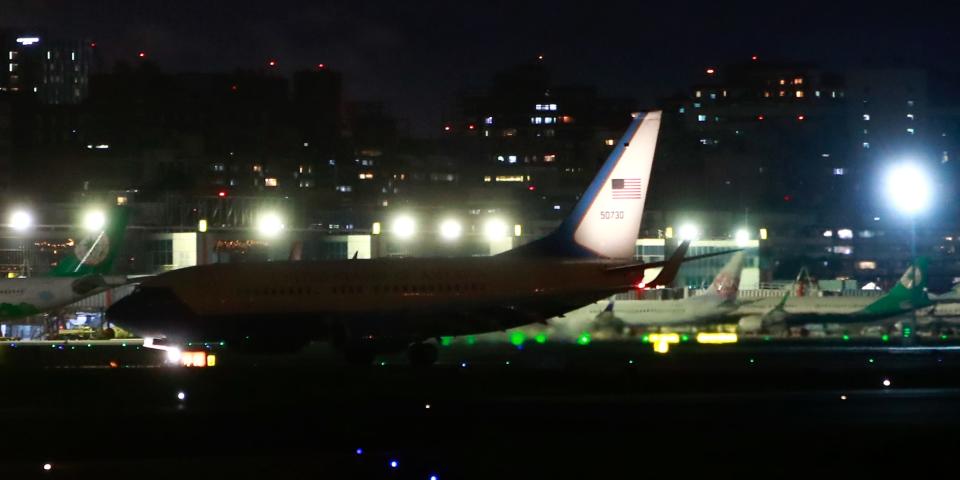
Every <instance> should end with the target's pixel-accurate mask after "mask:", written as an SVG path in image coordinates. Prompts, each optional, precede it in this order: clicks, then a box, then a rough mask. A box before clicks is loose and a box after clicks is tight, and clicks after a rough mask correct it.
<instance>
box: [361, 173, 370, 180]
mask: <svg viewBox="0 0 960 480" xmlns="http://www.w3.org/2000/svg"><path fill="white" fill-rule="evenodd" d="M358 177H359V178H360V180H373V173H370V172H361V173H360V174H359V175H358Z"/></svg>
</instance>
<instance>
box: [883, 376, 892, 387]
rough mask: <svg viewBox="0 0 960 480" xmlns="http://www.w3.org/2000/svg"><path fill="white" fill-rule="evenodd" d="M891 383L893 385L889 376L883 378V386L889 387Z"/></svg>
mask: <svg viewBox="0 0 960 480" xmlns="http://www.w3.org/2000/svg"><path fill="white" fill-rule="evenodd" d="M890 385H891V384H890V379H889V378H884V379H883V386H884V387H889V386H890Z"/></svg>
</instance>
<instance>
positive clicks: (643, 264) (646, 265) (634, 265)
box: [607, 248, 742, 272]
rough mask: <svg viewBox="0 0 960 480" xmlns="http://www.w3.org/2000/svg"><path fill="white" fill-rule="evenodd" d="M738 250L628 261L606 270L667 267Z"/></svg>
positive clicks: (617, 270) (618, 270) (737, 250)
mask: <svg viewBox="0 0 960 480" xmlns="http://www.w3.org/2000/svg"><path fill="white" fill-rule="evenodd" d="M740 250H742V249H741V248H738V249H736V250H724V251H722V252H713V253H705V254H703V255H694V256H692V257H685V258H683V259H679V260H677V259H674V258H673V257H671V258H669V259H667V260H661V261H659V262H641V263H628V264H626V265H617V266H616V267H610V268H607V271H608V272H622V271H629V270H647V269H649V268H657V267H664V268H668V267H671V266H673V265H674V263H673V262H678V261H679V262H680V263H686V262H692V261H694V260H700V259H704V258H710V257H718V256H720V255H727V254H730V253H735V252H739V251H740Z"/></svg>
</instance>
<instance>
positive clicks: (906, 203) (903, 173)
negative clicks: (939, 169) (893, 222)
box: [886, 162, 933, 341]
mask: <svg viewBox="0 0 960 480" xmlns="http://www.w3.org/2000/svg"><path fill="white" fill-rule="evenodd" d="M886 193H887V198H889V199H890V201H891V202H892V204H893V208H894V209H896V210H898V211H899V212H900V213H902V214H904V215H906V216H907V217H909V218H910V263H911V265H912V266H916V260H917V215H918V214H920V213H921V212H923V211H924V210H926V209H927V207H928V206H929V205H930V199H931V197H932V195H933V188H932V185H931V181H930V178H929V176H928V175H927V173H926V172H925V171H924V170H923V169H922V168H921V167H920V166H918V165H917V164H915V163H909V162H907V163H901V164H898V165H895V166H893V168H891V169H890V171H888V172H887V177H886ZM914 276H916V272H914ZM916 325H917V312H916V310H911V311H910V332H911V333H912V332H913V331H914V330H916ZM912 338H913V335H910V337H908V338H907V341H911V339H912Z"/></svg>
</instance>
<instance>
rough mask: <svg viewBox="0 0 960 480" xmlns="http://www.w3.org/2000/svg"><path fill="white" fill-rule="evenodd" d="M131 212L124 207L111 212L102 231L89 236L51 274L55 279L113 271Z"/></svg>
mask: <svg viewBox="0 0 960 480" xmlns="http://www.w3.org/2000/svg"><path fill="white" fill-rule="evenodd" d="M129 216H130V212H129V211H128V209H127V208H125V207H117V208H113V209H111V210H110V213H109V216H108V218H107V219H106V223H105V224H104V226H103V229H102V230H100V231H97V232H93V233H90V234H88V235H86V236H84V237H83V238H81V239H80V240H79V241H77V242H76V246H75V247H74V249H73V251H71V252H69V253H68V254H67V255H66V256H64V258H62V259H61V260H60V262H59V263H57V266H56V267H54V268H53V270H51V271H50V275H51V276H54V277H80V276H84V275H90V274H105V273H108V272H109V271H110V269H111V268H112V267H113V261H114V259H116V257H117V251H118V250H119V249H120V247H121V245H122V244H123V237H124V234H125V233H126V230H127V220H128V219H129Z"/></svg>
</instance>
